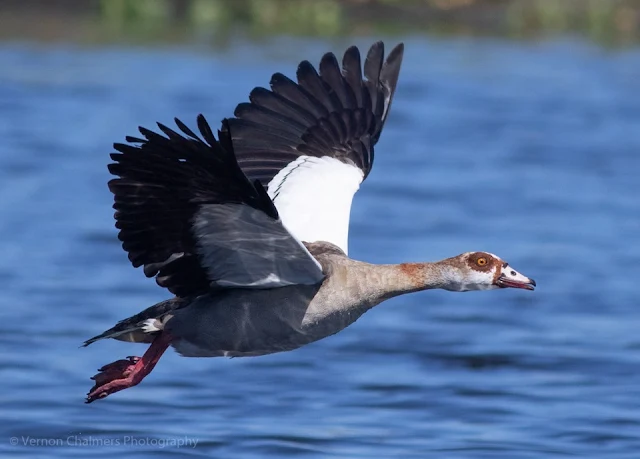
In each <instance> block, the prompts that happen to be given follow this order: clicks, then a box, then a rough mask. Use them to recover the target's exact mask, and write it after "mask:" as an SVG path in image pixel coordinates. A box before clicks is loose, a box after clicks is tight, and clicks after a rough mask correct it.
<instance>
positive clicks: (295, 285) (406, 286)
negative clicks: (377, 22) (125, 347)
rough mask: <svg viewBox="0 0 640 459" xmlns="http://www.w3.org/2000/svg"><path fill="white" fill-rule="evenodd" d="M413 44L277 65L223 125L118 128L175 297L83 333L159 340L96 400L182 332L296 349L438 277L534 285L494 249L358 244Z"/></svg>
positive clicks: (123, 179) (125, 364)
mask: <svg viewBox="0 0 640 459" xmlns="http://www.w3.org/2000/svg"><path fill="white" fill-rule="evenodd" d="M403 55H404V45H403V44H402V43H400V44H398V45H397V46H395V47H394V48H393V49H392V50H391V51H390V52H389V53H388V54H387V55H386V57H385V50H384V44H383V43H382V42H376V43H374V44H373V45H372V46H371V47H370V49H369V50H368V52H367V54H366V56H365V58H364V63H363V62H362V58H361V54H360V51H359V49H358V48H357V47H355V46H351V47H349V48H348V49H347V50H346V51H345V53H344V55H343V57H342V62H341V64H340V63H339V62H338V59H337V58H336V56H335V55H334V54H333V53H326V54H325V55H324V56H323V57H322V58H321V60H320V63H319V66H318V68H317V69H316V68H315V67H314V66H313V65H312V64H311V63H310V62H309V61H306V60H305V61H302V62H301V63H300V64H299V65H298V67H297V72H296V81H294V80H292V79H290V78H288V77H286V76H285V75H284V74H282V73H275V74H273V76H272V78H271V80H270V85H269V88H264V87H256V88H254V89H253V90H252V91H251V93H250V95H249V101H248V102H243V103H240V104H239V105H238V106H237V107H236V109H235V111H234V115H233V116H232V117H228V118H225V119H223V121H222V123H221V127H220V129H219V130H218V131H217V138H216V135H215V133H214V131H213V130H212V129H211V127H210V125H209V123H208V122H207V120H206V119H205V117H204V116H202V115H198V116H197V131H198V133H196V132H194V131H193V130H191V129H190V128H189V127H187V125H185V124H184V123H183V122H182V121H180V120H179V119H177V118H176V119H175V124H176V126H177V130H174V129H171V128H169V127H167V126H165V125H164V124H160V123H158V129H159V132H155V131H152V130H149V129H146V128H143V127H140V128H139V132H140V135H141V137H131V136H127V137H125V140H126V143H115V144H114V150H115V152H113V153H111V155H110V157H111V159H112V161H113V162H112V163H110V164H109V166H108V168H109V171H110V173H111V174H112V175H113V176H114V178H112V179H111V180H110V181H109V182H108V187H109V190H110V191H111V192H112V193H113V195H114V204H113V208H114V209H115V215H114V217H115V221H116V223H115V226H116V228H117V229H118V230H119V233H118V238H119V240H120V241H121V242H122V247H123V249H124V250H125V251H126V252H127V253H128V258H129V260H130V262H131V264H132V265H133V267H135V268H137V267H143V271H144V274H145V275H146V276H147V277H148V278H152V277H154V278H155V280H156V282H157V284H158V285H159V286H160V287H163V288H166V289H167V290H168V291H169V292H170V293H171V295H172V296H171V298H169V299H167V300H165V301H161V302H159V303H157V304H154V305H152V306H150V307H148V308H147V309H145V310H144V311H142V312H140V313H138V314H136V315H134V316H132V317H129V318H127V319H124V320H121V321H120V322H118V323H117V324H116V325H115V326H113V327H112V328H110V329H109V330H107V331H105V332H104V333H102V334H100V335H97V336H95V337H93V338H91V339H89V340H87V341H86V342H85V343H84V346H87V345H89V344H91V343H93V342H95V341H98V340H101V339H105V338H112V339H116V340H120V341H125V342H134V343H148V344H150V345H149V347H148V349H147V350H146V352H145V353H144V354H143V355H142V357H134V356H130V357H127V358H125V359H120V360H117V361H115V362H113V363H110V364H108V365H105V366H103V367H102V368H100V369H99V370H98V373H97V374H96V375H95V376H93V377H92V378H91V379H92V380H93V381H94V386H93V387H92V388H91V390H90V391H89V392H88V394H87V397H86V399H85V402H86V403H91V402H93V401H95V400H98V399H101V398H104V397H106V396H108V395H110V394H113V393H115V392H118V391H121V390H123V389H126V388H129V387H132V386H135V385H137V384H138V383H140V381H142V379H143V378H144V377H145V376H147V375H148V374H149V373H150V372H151V371H152V370H153V368H154V367H155V365H156V364H157V362H158V360H159V359H160V357H161V356H162V355H163V353H164V352H165V351H166V350H167V349H168V348H169V347H173V348H174V349H175V350H176V351H177V352H178V353H179V354H181V355H182V356H186V357H219V356H226V357H246V356H261V355H266V354H272V353H276V352H283V351H291V350H294V349H297V348H300V347H302V346H305V345H307V344H309V343H312V342H315V341H318V340H320V339H323V338H325V337H328V336H331V335H333V334H335V333H338V332H340V331H342V330H343V329H344V328H346V327H347V326H349V325H350V324H352V323H353V322H355V321H356V320H357V319H358V318H359V317H360V316H362V315H363V314H364V313H365V312H367V311H368V310H370V309H371V308H373V307H374V306H376V305H378V304H380V303H381V302H383V301H385V300H387V299H390V298H392V297H395V296H398V295H402V294H405V293H411V292H417V291H421V290H429V289H444V290H449V291H453V292H463V291H471V290H492V289H500V288H519V289H526V290H534V287H535V286H536V282H535V281H534V280H533V279H531V278H529V277H526V276H524V275H523V274H520V273H519V272H518V271H516V270H515V269H513V268H512V267H511V266H510V265H509V264H508V263H507V262H505V261H503V260H502V259H501V258H500V257H498V256H497V255H494V254H492V253H489V252H482V251H476V252H465V253H462V254H460V255H457V256H454V257H451V258H447V259H444V260H440V261H435V262H423V263H400V264H387V265H376V264H371V263H367V262H365V261H359V260H355V259H351V258H349V257H348V231H349V215H350V209H351V203H352V199H353V196H354V194H355V193H356V191H357V190H358V189H359V187H360V184H361V183H362V182H363V180H365V179H366V178H367V176H368V175H369V173H370V172H371V168H372V166H373V160H374V146H375V144H376V143H377V142H378V139H379V138H380V134H381V132H382V130H383V127H384V124H385V122H386V120H387V118H388V116H389V112H390V107H391V103H392V101H393V97H394V93H395V90H396V85H397V82H398V77H399V74H400V67H401V63H402V59H403Z"/></svg>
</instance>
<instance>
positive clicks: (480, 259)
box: [476, 257, 487, 266]
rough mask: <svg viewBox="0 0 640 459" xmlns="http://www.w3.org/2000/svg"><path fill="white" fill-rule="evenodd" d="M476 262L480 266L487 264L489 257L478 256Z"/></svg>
mask: <svg viewBox="0 0 640 459" xmlns="http://www.w3.org/2000/svg"><path fill="white" fill-rule="evenodd" d="M476 263H477V264H478V266H484V265H486V264H487V259H486V258H485V257H482V258H478V260H477V261H476Z"/></svg>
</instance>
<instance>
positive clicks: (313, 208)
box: [267, 156, 364, 253]
mask: <svg viewBox="0 0 640 459" xmlns="http://www.w3.org/2000/svg"><path fill="white" fill-rule="evenodd" d="M363 178H364V174H363V172H362V170H360V169H359V168H358V167H356V166H355V165H351V164H345V163H343V162H342V161H340V160H339V159H336V158H332V157H330V156H323V157H321V158H316V157H312V156H300V157H299V158H297V159H296V160H295V161H293V162H291V163H290V164H289V165H288V166H287V167H285V168H284V169H282V170H281V171H280V172H278V174H277V175H276V176H275V177H274V178H273V180H271V182H269V185H268V187H267V191H268V193H269V196H270V197H271V199H272V200H273V202H274V204H275V205H276V208H277V209H278V213H279V214H280V218H281V219H282V221H283V223H284V225H285V226H286V228H287V229H288V230H289V231H290V232H291V234H293V236H295V237H296V238H297V239H298V240H300V241H305V242H316V241H327V242H331V243H332V244H335V245H337V246H338V247H340V248H341V249H342V250H343V251H344V253H348V240H349V216H350V213H351V202H352V201H353V195H354V194H355V193H356V191H358V188H360V183H362V180H363Z"/></svg>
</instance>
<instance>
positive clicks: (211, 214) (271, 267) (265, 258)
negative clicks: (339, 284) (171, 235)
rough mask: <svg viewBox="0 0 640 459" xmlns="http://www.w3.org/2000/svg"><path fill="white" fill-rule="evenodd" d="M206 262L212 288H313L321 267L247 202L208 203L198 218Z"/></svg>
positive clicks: (198, 238) (196, 230)
mask: <svg viewBox="0 0 640 459" xmlns="http://www.w3.org/2000/svg"><path fill="white" fill-rule="evenodd" d="M193 229H194V235H195V236H196V241H197V246H198V252H199V253H200V256H201V257H202V264H203V266H204V268H205V269H206V270H207V274H208V275H209V279H211V280H212V281H213V284H214V285H219V286H222V287H243V288H275V287H283V286H285V285H295V284H304V285H313V284H317V283H318V282H320V281H322V279H324V274H323V273H322V267H321V266H320V264H319V263H318V262H317V261H316V259H315V258H313V256H311V254H310V253H309V252H308V251H307V249H306V248H305V247H304V246H303V245H302V243H300V241H298V240H296V238H294V237H293V236H292V235H291V234H290V233H289V232H288V231H287V230H286V228H285V227H284V226H283V225H282V222H281V221H280V220H277V221H276V220H273V219H272V218H271V217H269V216H268V215H266V214H265V213H264V212H262V211H260V210H257V209H254V208H253V207H250V206H248V205H245V204H205V205H203V206H202V208H201V209H200V210H199V211H198V213H197V214H196V216H195V219H194V225H193Z"/></svg>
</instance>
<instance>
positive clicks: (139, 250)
mask: <svg viewBox="0 0 640 459" xmlns="http://www.w3.org/2000/svg"><path fill="white" fill-rule="evenodd" d="M176 124H177V125H178V127H179V128H180V130H181V131H182V133H183V134H184V135H185V136H183V135H181V134H179V133H177V132H175V131H173V130H171V129H169V128H167V127H166V126H163V125H161V124H158V126H159V128H160V130H161V131H162V132H163V133H164V134H165V135H164V136H163V135H160V134H157V133H155V132H152V131H150V130H148V129H145V128H140V133H141V134H142V136H143V137H144V138H142V139H140V138H133V137H127V142H129V144H120V143H118V144H114V148H115V149H116V150H117V151H118V152H119V153H113V154H111V158H112V159H113V160H114V163H113V164H110V165H109V171H110V172H111V173H112V174H113V175H115V176H117V177H118V178H115V179H112V180H111V181H110V182H109V189H110V190H111V192H112V193H113V194H114V199H115V203H114V205H113V207H114V209H116V213H115V219H116V228H118V229H119V230H120V233H119V234H118V237H119V239H120V240H121V241H122V247H123V248H124V250H125V251H127V252H128V253H129V260H131V263H132V264H133V266H134V267H138V266H144V273H145V275H146V276H147V277H153V276H156V281H157V282H158V284H159V285H160V286H162V287H166V288H168V289H169V290H170V291H171V292H173V293H175V294H176V295H178V296H189V295H196V294H201V293H204V292H206V291H208V290H209V289H210V288H212V287H245V288H250V287H254V288H271V287H280V286H284V285H291V284H315V283H317V282H320V281H321V280H322V279H323V277H324V276H323V274H322V269H321V267H320V265H319V264H318V262H317V261H316V260H315V259H314V258H313V257H312V256H311V255H310V254H309V252H308V251H307V250H306V249H305V247H304V246H303V245H302V244H301V243H300V242H299V241H298V240H297V239H295V238H294V237H293V236H292V235H291V234H290V233H289V232H288V231H287V230H286V229H285V228H284V226H283V225H282V222H281V221H280V218H279V215H278V211H277V210H276V208H275V206H274V205H273V202H272V201H271V199H270V198H269V196H268V195H267V193H266V191H265V190H264V188H263V187H262V185H261V184H260V182H258V181H255V182H253V183H252V182H251V181H250V180H249V179H248V178H247V177H246V176H245V175H244V173H243V172H242V170H241V169H240V167H239V166H238V163H237V161H236V158H235V155H234V151H233V145H232V143H231V139H230V134H229V126H228V123H227V121H226V120H225V121H223V125H222V130H221V131H219V132H218V137H219V139H220V140H219V141H217V140H216V139H215V137H214V134H213V132H212V131H211V128H210V127H209V125H208V124H207V122H206V120H205V119H204V117H203V116H202V115H200V116H199V117H198V128H199V130H200V133H201V135H202V137H203V139H204V140H202V139H200V138H199V137H198V136H197V135H196V134H194V133H193V132H192V131H191V130H190V129H189V128H188V127H186V126H185V125H184V124H183V123H182V122H181V121H180V120H178V119H176Z"/></svg>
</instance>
